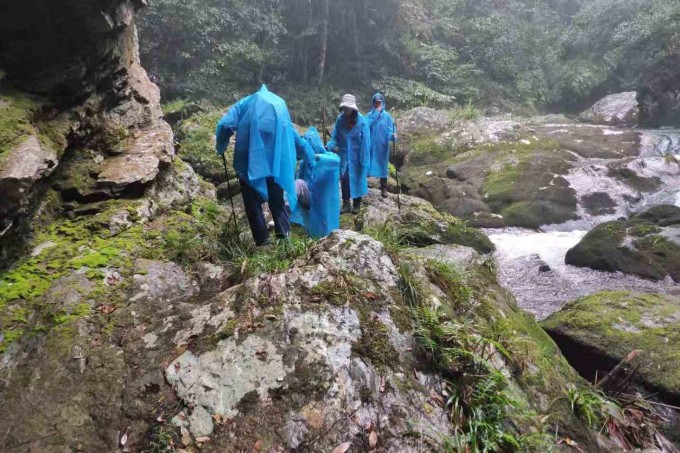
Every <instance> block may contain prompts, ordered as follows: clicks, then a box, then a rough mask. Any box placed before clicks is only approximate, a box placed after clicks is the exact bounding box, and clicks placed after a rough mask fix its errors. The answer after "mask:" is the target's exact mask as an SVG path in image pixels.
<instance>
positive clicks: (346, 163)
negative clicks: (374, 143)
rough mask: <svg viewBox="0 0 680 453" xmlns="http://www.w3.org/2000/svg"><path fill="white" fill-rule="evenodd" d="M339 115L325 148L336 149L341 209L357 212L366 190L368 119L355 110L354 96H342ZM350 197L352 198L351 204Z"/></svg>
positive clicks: (344, 211) (368, 164)
mask: <svg viewBox="0 0 680 453" xmlns="http://www.w3.org/2000/svg"><path fill="white" fill-rule="evenodd" d="M340 111H341V112H342V113H340V115H339V116H338V118H337V119H336V121H335V127H334V128H333V133H332V134H331V140H330V141H329V142H328V145H327V147H326V148H327V149H328V151H335V150H336V149H337V150H338V151H337V153H338V155H339V156H340V178H341V180H342V213H343V214H345V213H348V212H350V211H351V212H352V213H354V214H358V213H359V211H360V210H361V198H362V197H363V196H365V195H366V194H367V193H368V170H369V166H370V164H371V132H370V130H369V127H368V121H367V120H366V118H365V117H364V116H363V115H362V114H361V113H359V108H358V107H357V102H356V98H355V97H354V96H353V95H351V94H346V95H344V96H343V97H342V103H341V104H340ZM350 199H352V200H354V204H353V206H352V205H350Z"/></svg>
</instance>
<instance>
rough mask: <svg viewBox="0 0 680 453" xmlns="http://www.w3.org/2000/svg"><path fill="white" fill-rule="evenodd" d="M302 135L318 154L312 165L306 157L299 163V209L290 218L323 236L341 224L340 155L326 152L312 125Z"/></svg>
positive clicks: (297, 182)
mask: <svg viewBox="0 0 680 453" xmlns="http://www.w3.org/2000/svg"><path fill="white" fill-rule="evenodd" d="M303 139H304V140H305V141H306V142H307V143H308V144H309V145H310V146H311V148H312V150H313V151H314V154H315V159H316V165H315V166H314V167H313V168H312V167H310V166H309V165H308V164H307V162H306V161H305V160H303V162H302V163H301V165H300V170H299V172H298V179H297V180H296V181H295V184H296V185H297V189H298V210H297V211H296V212H293V215H292V216H291V222H293V223H297V224H300V225H302V226H303V227H304V228H305V231H307V233H308V234H309V235H310V236H312V237H314V238H319V237H324V236H326V235H328V234H330V233H331V232H332V231H334V230H336V229H338V228H339V227H340V194H339V190H338V180H339V178H340V157H338V156H337V155H336V154H334V153H329V152H326V149H325V148H324V145H323V141H322V140H321V137H320V136H319V132H318V131H317V130H316V128H314V127H310V128H309V129H308V130H307V132H306V133H305V135H304V137H303Z"/></svg>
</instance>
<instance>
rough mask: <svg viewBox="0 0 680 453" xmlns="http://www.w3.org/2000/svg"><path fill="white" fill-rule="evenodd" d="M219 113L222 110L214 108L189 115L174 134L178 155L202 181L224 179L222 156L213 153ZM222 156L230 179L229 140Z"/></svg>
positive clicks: (231, 151) (230, 149)
mask: <svg viewBox="0 0 680 453" xmlns="http://www.w3.org/2000/svg"><path fill="white" fill-rule="evenodd" d="M223 113H224V110H214V111H211V112H208V113H202V114H199V115H195V116H192V117H191V118H189V119H188V120H185V121H184V122H182V124H181V125H180V127H179V131H178V134H177V138H178V142H179V144H178V155H179V157H181V158H182V160H184V161H185V162H187V163H188V164H189V165H191V166H192V167H193V169H194V170H195V171H196V173H198V174H199V175H200V176H202V177H203V178H204V179H205V180H206V181H208V182H211V183H213V184H215V185H219V184H221V183H223V182H226V177H225V173H224V164H223V162H222V158H221V157H219V156H218V155H217V154H216V153H215V128H216V127H217V123H218V122H219V120H220V118H221V117H222V115H223ZM226 157H227V165H228V169H229V173H230V176H231V177H232V178H234V177H235V176H236V173H235V172H234V169H233V167H232V162H233V140H232V145H230V147H229V149H228V150H227V153H226Z"/></svg>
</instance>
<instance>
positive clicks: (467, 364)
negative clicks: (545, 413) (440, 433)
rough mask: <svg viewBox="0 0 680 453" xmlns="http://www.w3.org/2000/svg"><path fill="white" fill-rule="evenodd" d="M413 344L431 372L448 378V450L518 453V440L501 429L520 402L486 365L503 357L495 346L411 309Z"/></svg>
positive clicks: (432, 312)
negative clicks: (414, 321)
mask: <svg viewBox="0 0 680 453" xmlns="http://www.w3.org/2000/svg"><path fill="white" fill-rule="evenodd" d="M416 319H417V327H416V339H417V341H418V344H419V346H420V347H421V348H423V349H424V350H425V351H427V352H428V354H429V355H430V356H431V358H432V361H433V364H434V366H435V368H436V369H438V370H441V371H443V372H445V373H446V374H447V375H448V376H451V377H450V378H449V379H448V381H447V385H446V392H447V393H448V394H449V395H450V396H449V397H448V400H447V401H446V407H447V408H448V410H449V415H450V418H451V422H452V423H453V425H454V428H455V431H454V432H455V434H454V436H452V437H451V438H450V439H448V443H449V446H448V447H449V448H450V450H451V451H474V452H494V451H521V450H522V448H521V444H520V443H521V438H520V437H519V436H518V435H517V434H515V433H514V432H513V431H512V430H510V429H508V427H507V426H506V424H505V417H506V416H507V413H508V411H512V410H518V409H519V408H520V407H519V406H520V404H519V402H517V401H515V400H514V399H513V398H512V397H511V396H510V393H509V390H508V381H507V379H506V377H505V376H504V375H503V374H502V373H501V372H500V371H498V370H496V369H495V368H494V367H493V365H492V364H491V362H490V359H491V356H492V355H494V354H501V356H504V357H507V356H508V352H507V351H506V350H505V349H504V348H503V347H502V346H500V345H499V344H498V343H497V342H495V341H493V340H490V339H488V338H485V337H483V336H481V335H479V334H477V333H475V332H474V329H471V328H470V326H469V325H463V324H460V323H458V322H455V321H452V320H449V319H447V318H446V317H443V316H442V315H441V314H440V313H439V312H438V311H437V310H435V309H431V308H428V307H424V306H421V307H419V308H418V309H417V310H416Z"/></svg>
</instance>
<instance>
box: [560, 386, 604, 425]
mask: <svg viewBox="0 0 680 453" xmlns="http://www.w3.org/2000/svg"><path fill="white" fill-rule="evenodd" d="M567 397H568V399H569V404H570V405H571V410H572V411H573V412H574V415H576V416H577V417H579V418H581V419H583V420H585V421H586V423H588V426H590V427H591V428H594V429H600V428H602V425H603V424H604V419H605V413H606V412H605V400H604V397H603V396H602V395H600V394H599V393H596V392H594V391H593V390H590V389H578V388H575V387H574V388H570V389H569V392H568V395H567Z"/></svg>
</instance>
